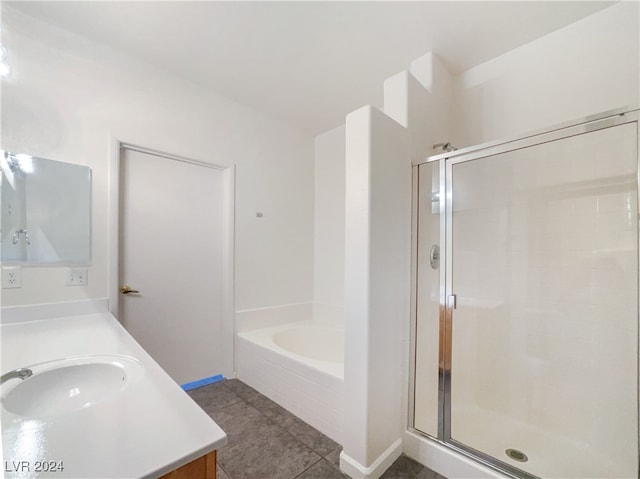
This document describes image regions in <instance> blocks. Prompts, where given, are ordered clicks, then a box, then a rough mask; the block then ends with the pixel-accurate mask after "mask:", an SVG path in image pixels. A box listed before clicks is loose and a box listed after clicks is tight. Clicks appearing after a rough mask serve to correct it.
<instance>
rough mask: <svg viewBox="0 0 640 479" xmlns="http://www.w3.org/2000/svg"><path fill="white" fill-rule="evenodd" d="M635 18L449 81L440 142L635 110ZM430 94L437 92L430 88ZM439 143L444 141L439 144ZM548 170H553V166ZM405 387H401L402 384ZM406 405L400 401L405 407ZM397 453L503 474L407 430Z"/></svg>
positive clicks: (587, 22) (592, 26) (619, 15)
mask: <svg viewBox="0 0 640 479" xmlns="http://www.w3.org/2000/svg"><path fill="white" fill-rule="evenodd" d="M638 18H639V16H638V4H637V3H635V2H622V3H618V4H616V5H613V6H611V7H609V8H607V9H605V10H603V11H601V12H598V13H596V14H594V15H592V16H590V17H587V18H585V19H583V20H581V21H579V22H576V23H574V24H572V25H569V26H567V27H565V28H563V29H560V30H558V31H556V32H554V33H551V34H549V35H547V36H545V37H543V38H540V39H538V40H536V41H533V42H531V43H529V44H527V45H524V46H522V47H520V48H518V49H515V50H513V51H511V52H508V53H505V54H504V55H502V56H500V57H497V58H495V59H492V60H489V61H487V62H486V63H483V64H481V65H479V66H477V67H474V68H472V69H470V70H468V71H465V72H462V73H461V74H459V75H456V76H454V77H453V78H452V81H451V87H452V98H451V99H452V106H453V108H452V110H451V111H450V114H451V115H452V118H453V121H452V125H453V126H454V127H453V128H451V130H450V136H449V137H447V138H446V140H452V142H453V143H454V145H456V146H458V147H465V146H470V145H472V144H478V143H483V142H487V141H493V140H498V139H502V138H508V137H514V136H517V135H518V134H522V133H526V132H528V131H532V130H536V129H541V128H545V127H548V126H550V125H553V124H559V123H563V122H567V121H571V120H576V119H579V118H581V117H586V116H589V115H592V114H595V113H598V112H602V111H607V110H611V109H615V108H620V107H624V106H636V107H637V106H638V104H639V91H638V85H639V84H640V75H639V59H640V52H639V45H640V42H639V41H638V40H639V38H640V37H639V31H640V30H639V26H638ZM431 93H432V94H435V95H438V94H442V93H441V92H439V91H437V90H433V91H432V92H431ZM441 113H442V112H440V111H434V110H432V111H431V112H429V113H428V115H430V116H436V117H437V116H439V114H441ZM443 140H445V138H443V139H442V140H439V141H443ZM593 166H594V165H590V164H589V165H586V164H585V165H575V168H574V171H573V172H566V174H570V175H575V176H576V177H577V178H588V177H589V175H590V174H591V169H590V168H591V167H593ZM612 166H613V165H612ZM549 168H553V164H550V165H549ZM556 173H558V174H562V175H564V174H565V172H556ZM623 199H624V198H620V201H622V200H623ZM612 201H613V200H612ZM558 213H559V214H564V213H562V212H558ZM581 218H582V217H581V216H580V215H579V214H577V215H575V214H574V215H569V216H566V217H565V218H564V220H563V221H570V222H572V223H573V224H574V228H575V229H580V228H582V227H583V225H582V224H581V222H580V221H581ZM618 223H619V224H617V226H616V225H614V226H615V227H616V228H617V229H618V230H621V231H622V230H624V229H625V225H626V223H625V222H624V218H621V219H620V221H619V222H618ZM592 233H593V234H592V235H590V234H585V235H584V236H585V237H590V236H593V237H596V232H592ZM625 238H626V236H625ZM567 247H575V248H581V247H582V246H581V245H580V244H574V245H567ZM489 284H490V282H489ZM588 288H589V285H588V284H586V283H585V284H583V285H582V286H580V287H578V291H582V292H583V293H584V294H588V291H587V290H588ZM636 293H637V292H636ZM636 319H637V318H636ZM582 333H584V334H586V332H584V331H582V332H580V334H582ZM578 336H580V335H578ZM567 340H568V341H570V338H567ZM405 351H406V348H405ZM469 353H470V354H471V353H472V352H471V351H469ZM547 353H549V354H551V353H553V354H555V355H558V354H559V355H560V357H562V356H563V355H566V354H568V351H565V352H563V351H560V350H557V351H550V350H549V351H547ZM405 386H406V388H407V390H408V384H405ZM408 402H409V401H408V400H407V401H404V403H405V404H407V403H408ZM435 414H436V413H435V412H434V415H435ZM403 449H404V452H405V453H406V454H408V455H409V456H411V457H413V458H414V459H416V460H418V461H419V462H421V463H423V464H425V465H428V466H429V467H430V468H432V469H434V470H436V471H437V472H439V473H441V474H443V475H445V476H447V477H502V476H501V475H500V474H499V473H497V472H495V471H492V470H489V469H487V468H484V467H482V466H479V465H477V464H476V463H474V462H472V461H469V460H468V459H466V458H463V457H461V456H459V455H457V454H455V453H452V452H450V451H448V450H445V449H443V448H442V447H441V446H439V445H438V444H436V443H434V442H431V441H427V440H425V439H423V438H420V437H419V436H418V435H416V434H414V433H412V432H409V431H405V433H404V434H403Z"/></svg>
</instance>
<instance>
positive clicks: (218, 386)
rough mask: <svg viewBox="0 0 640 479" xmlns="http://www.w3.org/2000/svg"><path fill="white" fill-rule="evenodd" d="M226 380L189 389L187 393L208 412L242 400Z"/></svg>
mask: <svg viewBox="0 0 640 479" xmlns="http://www.w3.org/2000/svg"><path fill="white" fill-rule="evenodd" d="M225 382H226V381H220V382H217V383H213V384H209V385H207V386H202V387H199V388H197V389H192V390H191V391H187V394H188V395H189V396H191V399H193V400H194V401H195V402H196V403H198V405H199V406H200V407H201V408H202V409H204V410H206V411H207V412H209V411H210V410H212V409H221V408H223V407H227V406H229V405H230V404H234V403H237V402H239V401H242V398H241V397H239V396H237V395H236V394H234V393H233V392H232V391H230V390H229V389H228V388H227V387H226V386H225Z"/></svg>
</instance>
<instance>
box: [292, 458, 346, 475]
mask: <svg viewBox="0 0 640 479" xmlns="http://www.w3.org/2000/svg"><path fill="white" fill-rule="evenodd" d="M296 479H349V476H347V475H346V474H343V473H342V472H340V470H339V469H336V468H335V467H334V466H333V465H331V464H330V463H329V462H328V461H327V460H326V459H320V460H319V461H318V462H316V463H315V464H314V465H312V466H311V467H310V468H309V469H307V470H306V471H304V472H303V473H302V474H300V475H299V476H297V477H296Z"/></svg>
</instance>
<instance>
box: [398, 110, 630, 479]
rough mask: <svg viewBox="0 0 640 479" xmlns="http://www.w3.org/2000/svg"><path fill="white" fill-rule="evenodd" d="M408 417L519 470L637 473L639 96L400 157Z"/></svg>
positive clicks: (441, 437) (508, 470)
mask: <svg viewBox="0 0 640 479" xmlns="http://www.w3.org/2000/svg"><path fill="white" fill-rule="evenodd" d="M413 186H414V195H413V203H414V205H413V206H414V221H413V225H414V234H413V240H414V245H413V258H414V274H413V318H414V321H413V328H412V354H413V355H414V359H415V360H414V361H412V372H411V391H412V394H410V397H411V404H410V408H409V410H410V417H409V423H410V428H411V430H412V431H413V432H415V433H418V434H421V435H423V436H426V437H427V438H428V439H429V440H433V441H437V442H438V443H440V444H442V445H444V446H446V447H447V448H450V449H451V450H454V451H455V452H457V453H459V454H461V455H463V456H465V457H468V458H472V459H474V460H475V461H478V462H480V463H482V464H484V465H486V466H488V467H490V468H493V469H496V470H499V471H500V472H502V473H504V474H506V475H508V476H511V477H518V478H527V479H531V478H558V477H562V478H566V479H569V478H593V477H607V478H637V477H638V457H639V454H638V442H639V441H638V110H629V109H626V110H619V111H614V112H608V113H604V114H602V115H597V116H593V117H590V118H587V119H585V120H583V121H581V122H575V123H573V124H570V125H561V126H559V127H556V128H553V129H549V130H546V131H544V132H539V133H535V134H531V135H528V136H526V137H522V138H520V139H517V140H512V141H504V142H494V143H491V144H487V145H482V146H477V147H471V148H466V149H462V150H457V151H451V152H446V153H443V154H439V155H436V156H433V157H430V158H428V159H426V160H425V161H423V162H420V163H419V164H416V165H414V167H413Z"/></svg>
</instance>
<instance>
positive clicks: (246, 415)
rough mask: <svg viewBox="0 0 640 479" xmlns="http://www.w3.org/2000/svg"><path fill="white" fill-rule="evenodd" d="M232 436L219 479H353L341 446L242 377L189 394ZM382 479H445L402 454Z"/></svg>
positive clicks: (221, 454) (221, 459)
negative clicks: (345, 468) (344, 463)
mask: <svg viewBox="0 0 640 479" xmlns="http://www.w3.org/2000/svg"><path fill="white" fill-rule="evenodd" d="M188 394H189V396H191V398H192V399H193V400H194V401H195V402H196V403H197V404H198V405H199V406H200V407H201V408H202V409H204V410H205V411H206V412H207V414H209V416H211V417H212V418H213V419H214V420H215V421H216V422H217V423H218V425H219V426H220V427H221V428H222V429H223V430H224V431H225V432H226V433H227V437H228V443H227V445H226V446H224V447H223V448H221V449H220V450H219V451H218V478H219V479H348V477H349V476H347V475H346V474H343V473H342V472H340V468H339V456H340V451H341V450H342V447H341V446H340V445H339V444H337V443H336V442H335V441H332V440H331V439H329V438H328V437H327V436H325V435H324V434H322V433H320V432H319V431H318V430H316V429H314V428H313V427H311V426H310V425H309V424H307V423H306V422H304V421H302V420H301V419H299V418H298V417H296V416H294V415H293V414H291V413H290V412H289V411H287V410H286V409H284V408H282V407H281V406H279V405H278V404H276V403H275V402H273V401H271V400H270V399H269V398H267V397H266V396H263V395H262V394H260V393H259V392H258V391H256V390H255V389H253V388H251V387H249V386H247V385H246V384H244V383H243V382H241V381H239V380H237V379H230V380H224V381H220V382H218V383H215V384H210V385H208V386H203V387H201V388H198V389H193V390H191V391H189V392H188ZM382 478H383V479H445V478H443V477H442V476H439V475H437V474H436V473H435V472H433V471H431V470H430V469H427V468H425V467H424V466H422V465H421V464H419V463H417V462H415V461H413V460H412V459H410V458H408V457H406V456H404V455H403V456H401V457H400V458H398V460H396V461H395V462H394V463H393V464H392V465H391V467H390V468H389V469H388V470H387V471H386V472H385V473H384V475H383V476H382Z"/></svg>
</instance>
